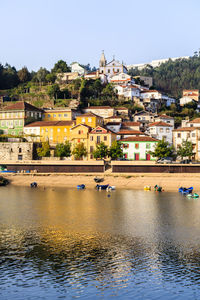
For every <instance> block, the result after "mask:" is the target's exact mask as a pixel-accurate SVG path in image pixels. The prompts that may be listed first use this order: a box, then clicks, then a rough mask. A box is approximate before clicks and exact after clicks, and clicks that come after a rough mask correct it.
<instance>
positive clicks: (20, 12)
mask: <svg viewBox="0 0 200 300" xmlns="http://www.w3.org/2000/svg"><path fill="white" fill-rule="evenodd" d="M0 12H1V35H0V41H1V48H0V62H1V63H3V64H5V63H6V62H8V63H9V64H11V65H14V66H15V67H16V68H17V69H19V68H21V67H22V66H24V65H25V66H27V67H28V69H29V70H38V69H39V67H41V66H43V67H46V68H48V69H51V68H52V67H53V65H54V63H55V62H57V61H58V60H59V59H63V60H65V61H67V63H68V64H69V63H71V62H72V61H78V62H80V63H82V64H87V63H90V64H91V66H94V65H95V66H98V61H99V57H100V54H101V50H102V49H104V50H105V55H106V58H107V60H111V59H112V56H113V54H114V55H115V58H116V59H119V60H120V61H122V60H123V61H124V62H125V63H126V64H132V63H142V62H148V61H151V60H153V59H160V58H168V57H177V56H185V55H193V53H194V51H196V50H198V49H199V48H200V30H199V28H200V17H199V12H200V1H199V0H141V1H139V0H124V1H123V0H73V1H71V0H6V1H3V0H0Z"/></svg>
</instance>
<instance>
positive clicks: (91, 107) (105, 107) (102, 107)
mask: <svg viewBox="0 0 200 300" xmlns="http://www.w3.org/2000/svg"><path fill="white" fill-rule="evenodd" d="M85 109H113V108H112V107H111V106H89V107H87V108H85Z"/></svg>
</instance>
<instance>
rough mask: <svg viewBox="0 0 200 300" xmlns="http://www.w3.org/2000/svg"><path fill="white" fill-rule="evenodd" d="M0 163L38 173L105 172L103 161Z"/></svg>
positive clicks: (17, 170) (12, 168)
mask: <svg viewBox="0 0 200 300" xmlns="http://www.w3.org/2000/svg"><path fill="white" fill-rule="evenodd" d="M0 165H4V166H6V167H7V170H8V171H16V172H25V173H26V172H37V173H103V172H104V171H105V166H104V162H103V161H98V162H88V161H67V162H66V161H51V162H49V161H30V162H23V163H21V162H19V161H18V162H12V161H10V162H8V161H7V162H5V161H3V162H2V161H0Z"/></svg>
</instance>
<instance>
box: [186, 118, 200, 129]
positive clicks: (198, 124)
mask: <svg viewBox="0 0 200 300" xmlns="http://www.w3.org/2000/svg"><path fill="white" fill-rule="evenodd" d="M185 121H186V124H187V127H200V118H195V119H194V120H192V121H189V120H185Z"/></svg>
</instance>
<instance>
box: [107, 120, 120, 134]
mask: <svg viewBox="0 0 200 300" xmlns="http://www.w3.org/2000/svg"><path fill="white" fill-rule="evenodd" d="M105 127H106V128H107V129H109V130H111V131H113V132H115V133H116V132H118V131H119V130H120V128H121V122H108V123H106V125H105Z"/></svg>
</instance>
